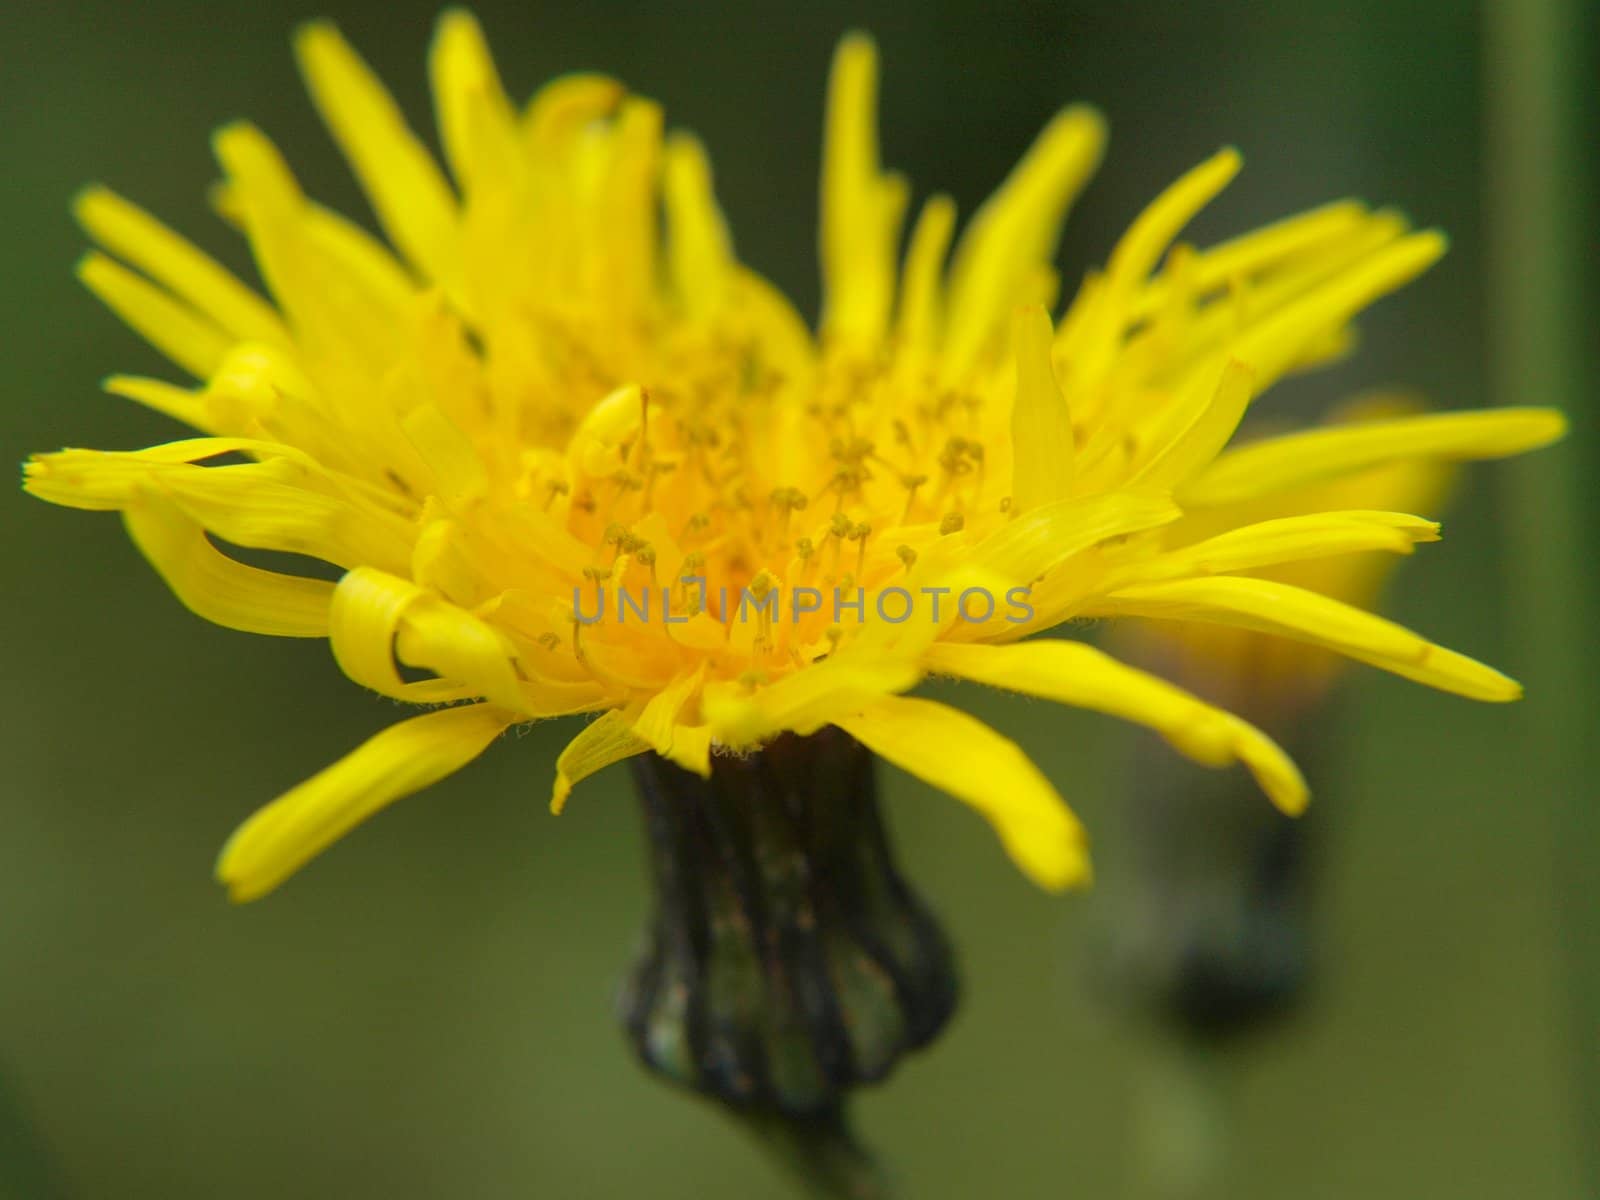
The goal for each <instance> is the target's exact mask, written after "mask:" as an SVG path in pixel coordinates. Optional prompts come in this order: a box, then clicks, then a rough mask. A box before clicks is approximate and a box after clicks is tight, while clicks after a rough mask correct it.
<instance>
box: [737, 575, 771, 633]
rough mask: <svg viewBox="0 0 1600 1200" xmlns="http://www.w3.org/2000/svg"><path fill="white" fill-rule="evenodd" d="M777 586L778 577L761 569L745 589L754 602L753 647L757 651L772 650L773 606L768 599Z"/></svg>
mask: <svg viewBox="0 0 1600 1200" xmlns="http://www.w3.org/2000/svg"><path fill="white" fill-rule="evenodd" d="M778 585H779V579H778V577H777V576H776V575H774V574H773V573H772V572H771V571H769V570H767V569H766V568H765V567H763V568H762V569H761V570H759V571H757V572H756V573H755V576H754V577H753V578H752V579H751V580H750V582H749V584H748V585H747V586H746V587H745V591H746V592H748V593H749V595H750V597H751V599H752V600H754V601H755V603H754V605H752V607H753V608H754V609H755V615H756V637H755V646H756V648H757V649H758V650H771V649H772V648H773V640H772V618H773V606H772V605H769V604H768V598H769V597H773V594H774V593H775V592H777V590H778ZM774 599H776V597H774ZM741 604H742V600H741ZM742 615H743V614H742V613H741V616H742Z"/></svg>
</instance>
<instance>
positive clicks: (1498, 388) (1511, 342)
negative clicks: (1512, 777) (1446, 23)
mask: <svg viewBox="0 0 1600 1200" xmlns="http://www.w3.org/2000/svg"><path fill="white" fill-rule="evenodd" d="M1485 16H1486V20H1487V26H1486V31H1487V36H1486V41H1485V45H1486V51H1487V56H1488V57H1487V63H1486V66H1487V69H1486V71H1485V81H1486V84H1487V88H1488V94H1487V97H1486V101H1487V114H1488V120H1489V130H1488V132H1489V162H1488V186H1489V191H1488V197H1487V198H1488V211H1489V217H1490V228H1491V230H1492V233H1493V238H1494V242H1493V245H1492V247H1491V249H1492V260H1491V261H1492V273H1491V278H1490V296H1491V298H1492V299H1491V310H1490V314H1489V316H1490V321H1489V328H1490V331H1491V353H1492V358H1493V382H1494V391H1495V395H1494V400H1495V402H1496V403H1499V404H1553V405H1559V406H1560V407H1562V408H1564V409H1565V410H1566V411H1567V414H1568V416H1569V417H1570V418H1571V422H1572V428H1573V434H1572V437H1571V439H1570V441H1569V443H1568V444H1567V445H1566V446H1564V447H1562V448H1560V449H1559V450H1557V451H1554V452H1551V453H1548V454H1541V455H1539V456H1537V457H1536V458H1533V459H1530V460H1528V461H1525V462H1521V463H1517V464H1515V466H1514V468H1513V470H1512V471H1511V473H1510V477H1509V478H1510V485H1511V486H1510V491H1509V494H1508V496H1507V500H1508V503H1507V504H1506V507H1505V512H1506V519H1507V532H1506V541H1507V545H1508V549H1509V561H1510V565H1511V569H1512V578H1513V581H1514V582H1513V584H1512V588H1513V590H1512V595H1511V597H1510V599H1511V602H1512V605H1513V612H1514V613H1515V620H1514V627H1515V628H1516V629H1517V630H1518V631H1519V636H1520V638H1521V644H1520V646H1519V647H1518V649H1519V650H1520V655H1519V659H1520V661H1519V666H1520V668H1521V669H1522V670H1523V671H1524V672H1525V673H1526V677H1527V679H1528V682H1529V688H1528V699H1527V701H1526V702H1525V707H1524V709H1523V712H1522V717H1523V720H1524V727H1525V732H1526V744H1525V756H1526V761H1525V763H1524V764H1523V768H1522V793H1523V795H1525V796H1526V797H1527V799H1529V800H1534V801H1537V802H1542V803H1544V804H1546V805H1547V806H1548V807H1547V809H1546V811H1547V812H1549V814H1550V816H1551V819H1552V821H1553V829H1552V835H1553V841H1552V845H1553V853H1554V855H1555V856H1556V858H1557V874H1556V878H1557V880H1558V883H1557V886H1558V888H1559V889H1560V890H1559V893H1558V895H1557V904H1556V910H1557V912H1558V913H1559V914H1560V918H1559V919H1560V920H1561V921H1562V923H1563V928H1562V930H1561V939H1562V945H1563V948H1564V951H1565V957H1566V962H1567V968H1568V970H1567V976H1566V983H1567V986H1568V996H1569V998H1570V1007H1569V1010H1568V1011H1569V1014H1570V1017H1571V1021H1570V1024H1569V1028H1568V1033H1569V1038H1570V1039H1571V1041H1570V1044H1569V1045H1567V1046H1565V1047H1562V1048H1561V1049H1562V1051H1563V1052H1564V1053H1563V1064H1564V1065H1567V1064H1570V1066H1571V1069H1572V1071H1573V1073H1574V1079H1573V1083H1574V1085H1575V1087H1576V1089H1577V1094H1576V1095H1575V1096H1574V1103H1573V1110H1574V1112H1575V1114H1576V1119H1577V1120H1578V1121H1579V1122H1580V1125H1579V1127H1578V1128H1577V1129H1576V1130H1575V1131H1574V1133H1575V1137H1576V1141H1577V1145H1578V1146H1579V1147H1580V1148H1581V1152H1582V1153H1585V1154H1587V1156H1588V1161H1587V1163H1586V1167H1587V1169H1588V1171H1589V1173H1590V1176H1589V1180H1588V1182H1589V1186H1588V1187H1587V1188H1586V1189H1585V1194H1588V1195H1600V928H1597V926H1596V925H1595V922H1594V921H1593V919H1592V918H1593V912H1594V907H1593V904H1594V897H1595V895H1596V894H1600V861H1597V859H1596V855H1595V848H1596V847H1597V846H1600V807H1597V806H1596V805H1595V803H1594V784H1593V780H1594V777H1595V775H1594V772H1595V769H1596V764H1595V762H1594V761H1593V760H1594V755H1595V750H1594V736H1593V729H1592V728H1591V727H1590V726H1591V725H1592V722H1593V719H1594V716H1593V715H1594V713H1595V712H1596V711H1597V707H1596V698H1595V695H1594V686H1595V685H1594V681H1595V677H1596V676H1595V664H1594V662H1593V630H1594V629H1595V628H1596V619H1597V614H1596V609H1595V604H1594V597H1593V595H1592V592H1591V589H1592V587H1593V584H1594V580H1593V576H1592V572H1591V570H1590V569H1591V568H1592V565H1593V553H1594V545H1595V541H1594V530H1592V529H1586V528H1585V527H1584V525H1585V515H1586V514H1585V508H1584V506H1583V505H1581V504H1580V499H1579V490H1580V481H1582V480H1585V479H1587V480H1589V481H1591V482H1592V480H1593V479H1594V478H1595V475H1594V464H1595V446H1594V444H1593V441H1592V439H1593V436H1594V432H1593V425H1594V415H1593V406H1592V404H1591V403H1588V402H1589V401H1590V399H1591V395H1590V393H1592V389H1593V387H1594V386H1595V385H1594V382H1593V380H1594V376H1593V373H1592V370H1591V366H1592V364H1590V365H1586V364H1585V362H1584V361H1583V360H1584V358H1585V356H1586V354H1592V353H1593V347H1592V346H1591V345H1590V343H1589V342H1588V341H1587V340H1586V338H1590V337H1592V325H1593V320H1594V318H1593V311H1594V310H1593V307H1592V301H1593V293H1592V292H1589V289H1590V288H1592V286H1593V284H1594V279H1593V274H1592V273H1593V271H1594V270H1595V250H1594V240H1593V238H1594V234H1593V226H1592V216H1590V215H1589V214H1590V213H1591V212H1592V209H1591V207H1590V206H1591V204H1592V201H1593V196H1592V194H1586V192H1588V190H1589V188H1590V186H1591V176H1590V173H1589V164H1588V162H1587V158H1588V153H1587V151H1586V149H1585V142H1586V141H1588V140H1589V139H1588V138H1586V137H1585V135H1584V134H1583V131H1582V130H1581V128H1580V126H1581V124H1582V123H1583V120H1584V117H1585V103H1586V101H1587V100H1588V90H1589V86H1590V85H1589V84H1588V83H1587V82H1586V76H1588V77H1589V78H1592V76H1589V74H1588V73H1589V72H1590V71H1591V69H1592V66H1593V59H1592V58H1590V57H1589V56H1590V55H1592V54H1593V53H1594V52H1595V50H1594V34H1595V32H1596V30H1595V25H1596V24H1597V23H1600V18H1597V16H1596V13H1595V11H1594V8H1593V5H1592V3H1590V2H1589V0H1488V3H1487V5H1486V9H1485ZM1591 144H1592V143H1591ZM1585 270H1587V271H1589V272H1591V275H1590V278H1589V279H1588V280H1586V279H1585V278H1584V274H1583V273H1584V272H1585ZM1586 292H1588V294H1587V295H1586ZM1586 329H1587V330H1588V331H1589V332H1586Z"/></svg>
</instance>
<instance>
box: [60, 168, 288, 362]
mask: <svg viewBox="0 0 1600 1200" xmlns="http://www.w3.org/2000/svg"><path fill="white" fill-rule="evenodd" d="M72 209H73V212H74V214H76V216H77V218H78V221H79V223H80V224H81V225H82V226H83V227H84V229H86V230H87V231H88V232H89V235H90V236H91V237H93V238H94V239H95V240H96V241H97V242H99V243H100V244H101V245H102V246H104V247H105V248H106V249H107V250H109V251H110V252H111V253H113V254H115V255H117V256H118V257H120V258H122V259H125V260H126V261H127V262H129V263H131V264H132V265H133V266H135V267H137V268H139V270H141V271H143V272H144V273H145V274H146V275H148V276H150V278H152V279H154V280H155V281H156V282H157V283H159V284H160V285H161V286H162V287H164V288H166V289H167V290H168V291H169V292H171V293H172V294H173V295H174V296H175V297H177V298H178V299H179V300H181V301H183V302H184V303H185V304H187V305H188V306H189V307H190V308H192V309H194V310H195V311H196V312H199V313H201V314H204V316H205V317H206V318H207V319H209V320H210V321H211V322H212V323H213V324H215V325H217V326H220V327H221V328H222V329H223V330H225V331H226V332H228V333H230V334H232V335H233V336H234V337H236V338H241V339H245V340H250V341H260V342H267V343H270V344H272V345H275V346H285V345H288V343H289V334H288V331H287V330H285V329H284V327H283V322H282V321H281V320H279V319H278V314H277V313H276V312H275V311H273V308H272V306H271V305H270V304H268V303H267V302H266V301H265V300H263V299H262V298H261V297H260V296H258V295H256V294H255V292H253V291H251V290H250V289H249V288H247V287H246V286H245V285H244V284H242V283H240V282H239V280H238V279H237V278H236V277H235V276H234V274H233V273H232V272H231V271H229V270H227V268H225V267H223V266H222V265H221V264H220V263H218V262H217V261H216V260H215V259H213V258H212V257H211V256H210V255H208V254H206V253H204V252H203V251H201V250H199V249H197V248H196V247H195V246H194V245H193V244H192V243H191V242H189V241H188V240H187V239H185V238H182V237H179V236H178V235H177V234H176V233H174V232H173V231H172V230H170V229H168V228H167V227H166V226H165V225H163V224H162V223H161V222H160V221H158V220H156V219H155V218H154V217H152V216H151V215H150V214H149V213H147V212H145V211H144V209H142V208H140V207H139V206H138V205H136V204H131V203H129V202H128V201H127V200H124V199H123V198H122V197H121V196H119V195H117V194H116V193H115V192H113V191H111V190H110V189H109V188H103V187H91V188H88V189H86V190H85V191H83V192H82V193H81V194H79V196H78V198H77V200H76V201H75V202H74V203H73V206H72Z"/></svg>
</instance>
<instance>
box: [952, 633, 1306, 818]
mask: <svg viewBox="0 0 1600 1200" xmlns="http://www.w3.org/2000/svg"><path fill="white" fill-rule="evenodd" d="M926 663H927V666H928V668H929V669H930V670H932V671H937V672H941V673H944V674H949V675H955V676H958V677H960V678H962V679H970V680H973V681H975V682H977V683H984V684H988V685H989V686H991V687H998V688H1006V689H1007V690H1009V691H1013V692H1022V693H1025V694H1027V695H1030V696H1039V697H1042V698H1043V699H1046V700H1054V701H1056V702H1057V703H1060V704H1071V705H1074V706H1076V707H1078V708H1089V709H1094V710H1095V711H1097V712H1103V713H1109V714H1111V715H1112V716H1116V717H1121V718H1123V719H1124V720H1127V721H1135V722H1137V723H1139V724H1141V725H1147V726H1149V727H1150V728H1151V729H1154V730H1156V731H1157V732H1158V733H1160V734H1161V735H1162V736H1163V737H1165V738H1166V739H1167V740H1168V741H1169V742H1171V743H1172V744H1173V745H1174V746H1175V747H1177V748H1178V749H1179V750H1180V751H1182V752H1183V753H1184V754H1187V755H1188V756H1189V757H1191V758H1193V759H1194V760H1195V761H1197V762H1201V763H1204V764H1205V765H1206V766H1211V767H1223V766H1229V765H1231V764H1233V763H1235V762H1240V763H1243V764H1244V765H1245V766H1246V767H1248V768H1249V770H1250V773H1251V774H1252V775H1254V776H1255V778H1256V781H1257V782H1258V783H1259V784H1260V785H1261V789H1262V791H1264V792H1266V793H1267V795H1268V796H1269V797H1271V799H1272V802H1273V803H1274V804H1276V805H1277V806H1278V807H1279V808H1281V809H1282V810H1283V811H1284V812H1286V813H1289V814H1291V815H1298V814H1299V813H1300V812H1302V811H1303V810H1304V809H1305V806H1306V800H1307V798H1308V795H1309V793H1308V792H1307V789H1306V783H1305V780H1304V778H1302V776H1301V774H1300V771H1299V770H1298V768H1296V767H1295V765H1294V762H1293V760H1291V759H1290V758H1289V756H1288V755H1287V754H1285V753H1284V752H1283V750H1282V749H1281V748H1280V747H1279V746H1278V744H1277V743H1276V742H1274V741H1273V740H1272V739H1271V738H1269V737H1268V736H1267V735H1266V734H1264V733H1262V732H1261V731H1260V730H1259V729H1257V728H1256V727H1255V726H1253V725H1251V724H1250V723H1249V722H1247V721H1244V720H1241V719H1240V718H1239V717H1236V716H1234V715H1233V714H1232V713H1230V712H1226V711H1224V710H1223V709H1220V708H1215V707H1213V706H1212V705H1210V704H1207V703H1205V702H1204V701H1203V700H1200V699H1198V698H1197V697H1195V696H1192V695H1190V694H1189V693H1188V692H1186V691H1184V690H1183V689H1182V688H1179V687H1175V686H1174V685H1172V684H1170V683H1168V682H1167V681H1166V680H1164V679H1158V678H1157V677H1156V676H1154V675H1148V674H1146V673H1145V672H1143V671H1139V670H1136V669H1134V668H1133V667H1129V666H1126V665H1124V664H1123V663H1120V662H1118V661H1117V660H1116V659H1114V658H1112V657H1111V656H1110V655H1107V654H1102V653H1101V652H1100V651H1098V650H1096V649H1094V648H1093V647H1091V646H1086V645H1084V644H1083V643H1081V642H1069V641H1058V640H1055V639H1041V640H1037V641H1030V642H1022V643H1019V644H1017V645H1014V646H957V645H939V646H935V647H933V648H932V649H931V650H930V651H929V652H928V655H927V658H926Z"/></svg>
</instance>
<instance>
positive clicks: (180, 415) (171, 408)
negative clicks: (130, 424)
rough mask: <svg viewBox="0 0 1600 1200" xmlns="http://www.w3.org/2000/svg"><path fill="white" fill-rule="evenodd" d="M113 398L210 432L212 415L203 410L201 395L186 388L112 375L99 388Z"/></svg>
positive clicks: (159, 381) (133, 377)
mask: <svg viewBox="0 0 1600 1200" xmlns="http://www.w3.org/2000/svg"><path fill="white" fill-rule="evenodd" d="M102 386H103V387H104V388H105V390H106V391H108V392H110V393H111V394H112V395H113V396H121V397H122V398H123V399H125V400H134V401H137V402H138V403H140V404H142V405H144V406H145V407H146V408H151V409H154V410H155V411H156V412H158V413H165V414H166V415H167V416H169V417H172V418H174V419H175V420H178V421H182V422H183V423H184V424H185V425H190V426H193V427H194V428H195V429H200V430H204V431H206V432H211V430H212V426H211V416H210V413H209V412H207V410H206V402H205V399H204V396H203V394H202V393H200V392H198V391H192V390H190V389H189V388H181V387H175V386H174V385H172V384H170V383H164V382H162V381H161V380H159V379H141V378H138V377H136V376H133V375H113V376H112V377H111V378H110V379H107V380H106V381H105V383H104V384H103V385H102Z"/></svg>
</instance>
